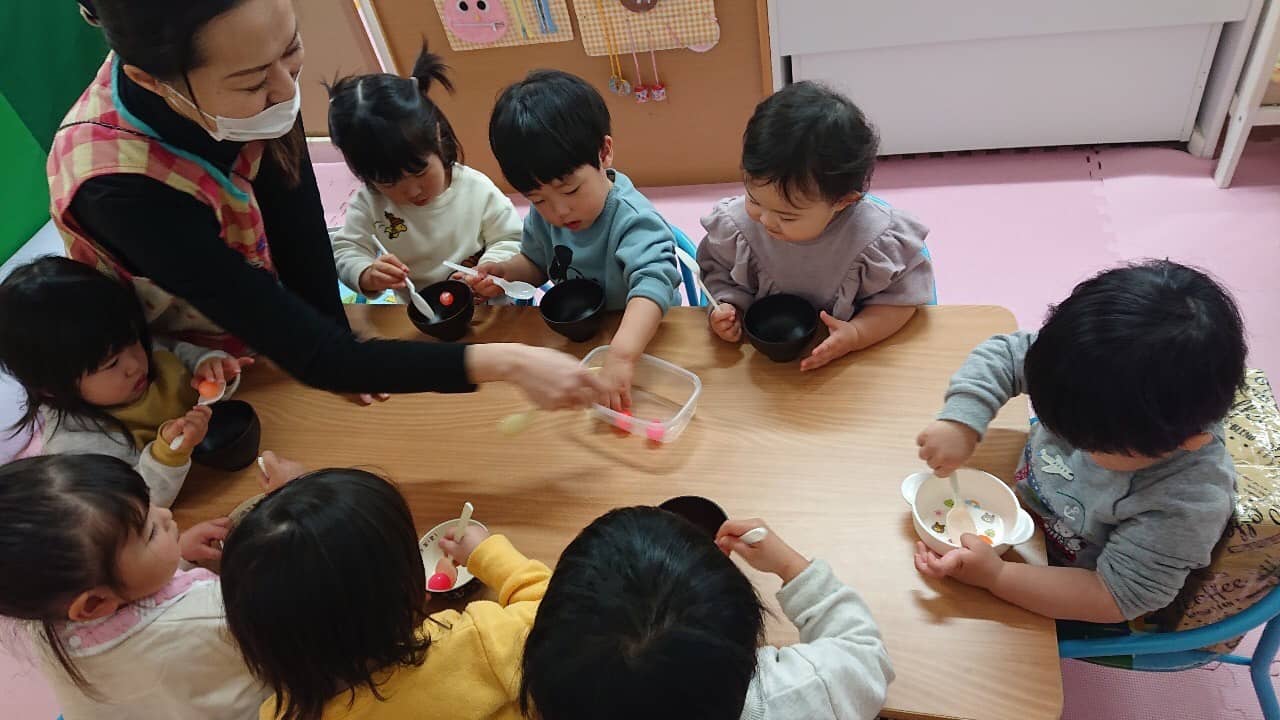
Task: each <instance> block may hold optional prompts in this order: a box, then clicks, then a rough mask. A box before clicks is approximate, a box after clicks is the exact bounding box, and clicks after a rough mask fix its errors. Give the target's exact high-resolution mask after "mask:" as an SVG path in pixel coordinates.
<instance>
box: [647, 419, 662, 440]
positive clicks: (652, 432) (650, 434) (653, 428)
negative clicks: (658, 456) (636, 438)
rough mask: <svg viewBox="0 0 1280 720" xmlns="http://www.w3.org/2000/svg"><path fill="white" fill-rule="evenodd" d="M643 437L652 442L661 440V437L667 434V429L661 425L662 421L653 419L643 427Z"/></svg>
mask: <svg viewBox="0 0 1280 720" xmlns="http://www.w3.org/2000/svg"><path fill="white" fill-rule="evenodd" d="M644 434H645V437H647V438H649V439H650V440H652V441H654V442H662V437H663V436H664V435H666V434H667V429H666V428H664V427H662V423H660V422H658V421H657V420H654V421H653V422H651V423H649V427H647V428H645V431H644Z"/></svg>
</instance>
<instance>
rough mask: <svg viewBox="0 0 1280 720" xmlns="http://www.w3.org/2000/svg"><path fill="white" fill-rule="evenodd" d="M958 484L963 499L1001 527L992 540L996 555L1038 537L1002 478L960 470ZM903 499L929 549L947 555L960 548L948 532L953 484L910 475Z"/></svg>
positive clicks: (930, 475)
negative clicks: (991, 515) (1034, 536)
mask: <svg viewBox="0 0 1280 720" xmlns="http://www.w3.org/2000/svg"><path fill="white" fill-rule="evenodd" d="M956 482H957V484H958V486H959V488H960V497H961V498H962V499H964V500H965V501H972V502H973V503H976V508H977V509H978V510H980V511H981V513H991V514H993V515H995V519H994V521H993V522H992V523H991V525H992V526H994V527H997V528H1000V530H998V531H996V532H997V536H996V537H994V538H993V539H992V546H993V547H994V548H995V551H996V554H998V555H1003V554H1004V552H1005V551H1006V550H1008V549H1009V548H1011V547H1013V546H1014V545H1019V544H1021V543H1024V542H1026V541H1028V540H1030V539H1031V536H1032V535H1033V534H1035V521H1033V520H1032V519H1031V515H1030V514H1028V513H1027V511H1026V510H1023V509H1022V508H1021V507H1020V506H1019V505H1018V498H1017V496H1016V495H1014V494H1013V491H1012V490H1010V489H1009V486H1008V485H1005V484H1004V482H1003V481H1002V480H1001V479H1000V478H998V477H996V476H995V475H992V474H990V473H985V472H982V471H981V470H974V469H971V468H961V469H959V470H957V471H956ZM902 498H903V499H904V500H906V501H907V504H908V505H910V506H911V520H912V522H913V524H914V525H915V527H916V534H917V535H919V536H920V539H921V540H923V541H924V544H925V545H928V546H929V549H930V550H932V551H934V552H936V553H938V554H939V555H945V554H946V553H948V552H950V551H951V550H955V549H956V548H959V547H960V545H959V544H957V543H953V542H952V541H951V540H950V538H948V537H947V534H946V532H945V527H946V516H947V511H948V510H949V509H950V502H951V483H950V482H949V481H948V480H947V479H946V478H940V477H938V476H937V475H934V474H933V473H931V472H918V473H916V474H914V475H909V476H907V479H905V480H903V481H902ZM979 524H980V525H981V523H979ZM938 528H943V529H942V530H939V529H938Z"/></svg>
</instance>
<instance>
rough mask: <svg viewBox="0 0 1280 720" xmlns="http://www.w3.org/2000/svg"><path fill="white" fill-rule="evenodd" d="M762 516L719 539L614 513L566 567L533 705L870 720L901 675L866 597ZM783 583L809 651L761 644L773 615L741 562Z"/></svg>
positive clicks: (573, 718)
mask: <svg viewBox="0 0 1280 720" xmlns="http://www.w3.org/2000/svg"><path fill="white" fill-rule="evenodd" d="M757 527H764V523H763V521H761V520H758V519H752V520H729V521H727V522H725V523H724V525H723V526H721V528H720V530H719V533H718V535H717V537H716V539H715V541H714V542H712V540H711V538H709V537H708V536H707V535H706V534H704V531H703V530H701V529H699V528H697V527H695V526H694V525H693V524H692V523H690V522H689V521H687V520H685V519H684V518H682V517H679V516H677V515H674V514H672V513H670V512H667V511H665V510H661V509H658V508H652V507H632V508H622V509H618V510H613V511H611V512H609V513H607V514H605V515H603V516H601V517H600V518H597V519H596V520H595V522H593V523H591V524H590V525H588V526H587V528H586V529H584V530H583V531H582V532H581V533H580V534H579V535H578V537H577V538H576V539H574V541H573V542H571V543H570V544H569V547H568V548H566V549H565V551H564V554H563V555H561V556H560V562H559V563H558V564H557V565H556V570H555V574H553V575H552V576H551V583H550V585H549V586H548V588H547V594H546V598H545V599H544V600H543V602H542V607H541V608H540V609H539V610H538V617H537V619H536V620H535V621H534V623H533V630H532V631H530V633H529V640H528V642H527V643H526V644H525V649H524V677H523V680H522V686H521V690H520V693H521V704H522V706H523V707H524V708H525V709H526V711H528V712H529V713H530V715H529V716H530V717H535V718H540V719H541V720H591V719H594V718H610V719H611V720H651V719H652V718H705V719H706V720H737V718H742V720H761V719H763V718H768V719H769V720H789V719H791V718H794V719H795V720H824V719H825V720H858V719H860V718H861V719H864V720H871V719H872V718H875V717H876V715H877V713H878V712H879V710H880V708H881V706H882V705H883V704H884V698H885V692H886V690H887V688H888V685H889V683H890V682H891V681H892V680H893V670H892V668H891V667H890V665H889V656H888V655H887V654H886V653H885V648H884V644H883V643H882V642H881V640H880V635H879V633H878V632H877V630H876V626H875V622H874V621H873V620H872V619H871V613H870V612H869V611H868V610H867V606H866V604H865V603H864V602H863V601H862V598H860V597H859V596H858V594H857V593H855V592H854V591H853V590H851V589H850V588H848V587H847V586H845V585H844V584H843V583H841V582H840V581H839V580H838V579H836V577H835V575H834V574H833V573H832V572H831V568H830V566H828V565H827V564H826V563H825V562H823V561H821V560H814V561H812V562H810V561H809V560H807V559H805V558H804V557H802V556H801V555H800V554H799V553H797V552H796V551H795V550H793V549H791V547H790V546H788V545H787V544H786V543H785V542H783V541H782V539H781V538H779V537H778V536H777V534H776V533H774V532H772V531H770V532H769V534H768V536H767V537H765V539H764V540H763V541H761V542H759V543H757V544H755V545H747V544H746V543H744V542H743V541H742V540H741V536H742V535H743V534H745V533H746V532H748V531H749V530H751V529H754V528H757ZM731 552H735V553H738V554H739V555H740V556H741V557H742V558H743V559H744V560H746V561H747V563H748V564H750V565H751V566H752V567H754V568H756V569H757V570H761V571H763V572H768V573H773V574H774V575H777V576H778V577H779V578H780V579H781V580H782V583H783V585H782V589H781V590H779V591H778V602H779V603H780V605H781V606H782V611H783V612H784V613H785V614H786V615H787V617H788V618H789V619H790V620H791V621H792V622H794V623H796V625H797V626H798V627H799V629H800V643H799V644H797V645H792V646H790V647H783V648H778V647H769V646H765V647H759V643H760V640H761V639H762V637H763V635H764V622H763V614H764V609H763V607H762V606H761V604H760V598H759V597H758V596H757V595H756V592H755V590H754V589H753V588H752V587H751V582H750V581H749V580H748V579H747V578H746V576H745V575H743V574H742V572H741V571H740V570H739V569H738V567H737V566H736V565H734V564H733V562H732V561H731V560H730V559H729V557H728V555H729V553H731Z"/></svg>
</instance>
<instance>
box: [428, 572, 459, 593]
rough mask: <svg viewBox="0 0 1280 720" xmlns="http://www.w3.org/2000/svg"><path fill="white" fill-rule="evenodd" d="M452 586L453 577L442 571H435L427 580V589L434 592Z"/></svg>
mask: <svg viewBox="0 0 1280 720" xmlns="http://www.w3.org/2000/svg"><path fill="white" fill-rule="evenodd" d="M452 587H453V578H450V577H449V576H448V575H446V574H444V573H436V574H435V575H432V576H431V579H429V580H427V589H428V590H433V591H435V592H443V591H445V590H449V589H451V588H452Z"/></svg>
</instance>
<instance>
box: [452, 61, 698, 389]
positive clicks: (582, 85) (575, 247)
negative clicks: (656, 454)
mask: <svg viewBox="0 0 1280 720" xmlns="http://www.w3.org/2000/svg"><path fill="white" fill-rule="evenodd" d="M609 122H610V120H609V109H608V108H607V107H605V104H604V98H602V97H600V93H598V92H596V90H595V88H593V87H591V86H590V85H588V84H587V83H586V82H585V81H583V80H582V79H581V78H579V77H576V76H573V75H570V74H568V73H564V72H559V71H555V70H538V71H535V72H532V73H530V74H529V76H528V77H526V78H525V79H524V80H522V81H521V82H518V83H516V84H514V85H512V86H511V87H508V88H507V89H506V90H504V91H503V93H502V95H501V97H499V98H498V103H497V105H496V106H495V107H494V109H493V116H492V117H491V118H490V120H489V144H490V145H491V146H492V147H493V154H494V155H495V156H497V158H498V164H499V165H500V166H501V167H502V174H503V175H504V176H505V177H506V178H507V181H508V182H510V183H511V184H512V185H513V186H515V188H516V190H518V191H520V193H522V194H523V195H524V196H525V197H526V198H528V199H529V202H530V203H531V204H532V206H533V210H532V211H531V212H530V213H529V215H528V217H526V218H525V223H524V236H523V239H522V240H521V243H520V254H518V255H515V256H513V257H512V258H511V259H509V260H506V261H504V262H498V263H484V264H481V265H480V267H479V268H478V269H479V270H481V271H483V272H484V273H486V274H488V275H494V276H497V277H501V278H505V279H507V280H524V281H525V282H530V283H533V284H534V285H541V284H543V283H545V282H546V281H547V279H548V277H550V279H551V280H552V281H553V282H563V281H564V280H567V279H571V278H578V277H583V278H588V279H590V280H593V281H595V282H596V283H599V284H600V285H601V286H603V288H604V292H605V309H607V310H623V311H624V312H623V315H622V325H621V326H620V327H619V328H618V332H617V333H616V334H614V336H613V340H612V342H611V343H610V351H609V355H608V358H607V361H606V363H605V367H604V370H603V372H602V374H603V377H602V379H603V380H604V381H605V382H606V383H607V384H608V385H609V386H610V393H609V402H608V403H607V404H608V405H609V406H610V407H613V408H614V409H626V408H628V407H630V405H631V395H630V393H631V379H632V376H633V375H634V372H635V365H636V362H637V360H638V359H639V357H640V355H641V353H643V352H644V349H645V347H646V346H647V345H648V344H649V341H650V340H651V339H652V338H653V335H654V333H655V332H656V331H657V329H658V325H659V324H660V323H661V322H662V318H663V316H664V315H665V314H666V312H667V310H668V309H669V308H670V307H671V306H672V305H673V304H678V303H679V295H678V290H677V286H678V285H679V283H680V271H679V269H678V267H677V265H676V255H675V235H674V234H673V233H672V231H671V228H670V227H669V226H668V225H667V222H666V221H665V220H663V218H662V216H661V215H659V214H658V211H657V210H655V209H654V207H653V204H652V203H650V202H649V200H648V199H647V198H645V196H644V195H641V194H640V191H638V190H636V188H635V186H634V185H632V184H631V180H630V179H628V178H627V176H626V175H623V174H622V173H621V172H619V171H618V170H615V169H614V168H613V152H614V143H613V137H612V136H611V135H610V134H609V133H610V129H609ZM475 287H476V291H477V292H478V293H480V294H481V295H486V296H494V295H497V294H498V293H499V292H501V291H500V290H499V289H498V288H497V287H496V286H494V285H493V281H492V280H490V279H488V278H481V279H479V281H478V282H477V283H476V285H475Z"/></svg>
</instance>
